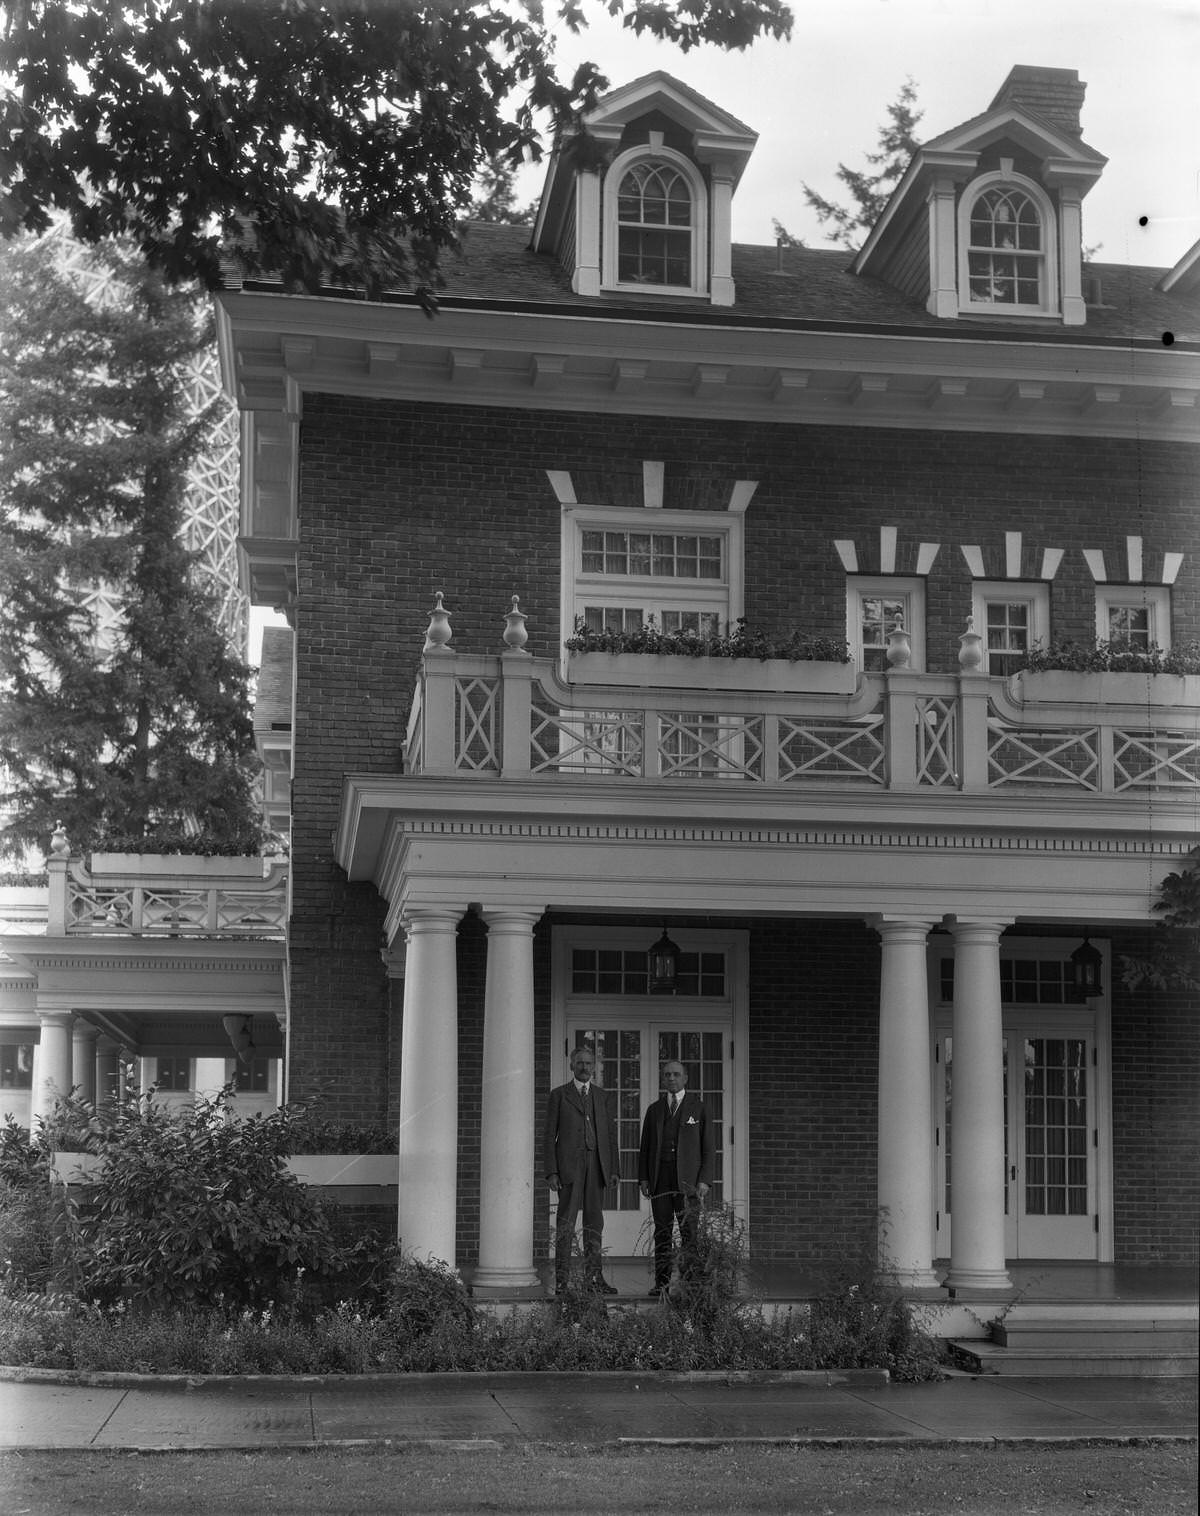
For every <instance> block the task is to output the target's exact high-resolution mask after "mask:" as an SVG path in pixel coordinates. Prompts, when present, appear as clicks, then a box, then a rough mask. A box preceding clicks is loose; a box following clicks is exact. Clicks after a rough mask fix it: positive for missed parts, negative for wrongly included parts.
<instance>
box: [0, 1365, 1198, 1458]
mask: <svg viewBox="0 0 1200 1516" xmlns="http://www.w3.org/2000/svg"><path fill="white" fill-rule="evenodd" d="M0 1376H2V1377H0V1448H16V1449H21V1450H24V1451H33V1450H45V1449H53V1448H76V1449H79V1448H87V1449H92V1450H97V1449H113V1450H116V1449H128V1450H135V1449H136V1450H140V1451H155V1450H163V1449H179V1450H190V1451H195V1450H197V1449H225V1448H241V1449H246V1448H274V1447H289V1448H297V1447H308V1448H311V1447H347V1446H359V1447H361V1446H364V1445H365V1446H370V1445H378V1446H380V1447H385V1446H396V1445H402V1444H406V1443H408V1444H413V1443H421V1444H424V1443H431V1442H434V1443H441V1444H454V1445H459V1446H461V1445H464V1444H469V1445H475V1446H478V1445H481V1444H482V1445H496V1446H500V1445H505V1444H512V1443H519V1442H533V1443H555V1442H561V1443H566V1442H571V1443H580V1444H590V1445H596V1446H598V1445H604V1444H608V1445H613V1444H617V1445H640V1444H650V1443H664V1442H665V1443H694V1444H704V1443H714V1442H759V1443H806V1444H814V1445H821V1446H836V1445H838V1444H851V1443H861V1444H870V1445H874V1446H879V1445H910V1446H919V1445H922V1444H925V1445H928V1444H931V1443H973V1444H981V1443H982V1444H987V1443H1021V1442H1037V1443H1042V1444H1046V1443H1080V1442H1084V1443H1086V1442H1097V1443H1112V1442H1128V1441H1134V1442H1144V1441H1153V1440H1164V1439H1165V1440H1170V1441H1188V1442H1190V1441H1195V1440H1196V1433H1197V1386H1196V1381H1195V1380H1194V1379H1118V1378H1093V1379H1034V1378H1028V1379H1017V1378H998V1377H980V1376H975V1375H966V1374H955V1375H954V1376H953V1377H952V1378H950V1379H947V1380H945V1381H943V1382H942V1383H940V1384H917V1385H908V1384H892V1383H889V1382H888V1381H887V1379H886V1377H885V1376H884V1375H882V1374H880V1373H876V1372H874V1371H850V1372H847V1373H845V1374H841V1375H838V1374H828V1375H823V1374H804V1375H800V1374H793V1375H776V1376H766V1375H755V1376H745V1377H740V1378H739V1376H736V1375H731V1376H721V1375H690V1376H689V1375H678V1374H644V1375H637V1374H411V1375H386V1376H366V1377H364V1378H355V1379H338V1378H327V1379H317V1378H283V1379H271V1378H262V1377H248V1378H241V1379H192V1380H188V1379H184V1378H182V1377H177V1376H161V1377H153V1378H152V1377H150V1376H143V1375H133V1374H119V1375H118V1374H108V1375H104V1374H93V1375H80V1374H56V1373H54V1372H52V1371H48V1370H36V1369H8V1370H3V1371H0Z"/></svg>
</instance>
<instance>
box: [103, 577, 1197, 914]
mask: <svg viewBox="0 0 1200 1516" xmlns="http://www.w3.org/2000/svg"><path fill="white" fill-rule="evenodd" d="M524 619H525V618H524V614H523V613H522V612H520V611H519V609H518V608H517V603H516V602H515V601H514V603H513V609H512V611H510V612H509V614H508V616H507V618H506V631H505V634H504V638H505V643H506V646H507V647H508V649H509V650H508V651H507V652H506V653H503V654H500V655H498V656H484V655H480V654H470V655H461V654H459V653H458V652H457V651H455V650H453V649H452V648H451V647H450V645H449V643H450V635H451V634H450V628H449V613H448V612H447V611H445V609H444V607H443V606H442V604H441V602H440V600H439V605H438V609H437V610H436V611H435V612H434V613H433V616H432V617H431V623H430V630H429V633H428V639H427V646H426V648H425V653H424V657H423V659H422V675H421V681H420V685H419V688H418V693H417V698H416V700H415V701H414V704H413V711H412V715H411V717H410V721H409V730H408V738H407V741H406V744H405V769H406V772H409V773H431V774H432V773H437V774H477V775H479V776H481V777H486V776H489V775H497V776H500V777H502V778H505V779H509V778H514V777H520V776H522V775H537V776H550V775H563V776H567V777H581V776H582V777H603V778H610V779H611V778H615V779H626V780H628V779H637V780H650V781H657V780H660V779H695V780H700V781H709V780H711V781H722V782H734V783H737V782H741V783H748V784H753V785H768V786H769V785H780V784H787V785H807V784H812V785H821V784H839V785H843V786H844V785H860V786H863V787H868V786H869V787H871V788H873V789H895V790H898V791H910V792H911V791H921V790H961V791H964V792H972V793H986V792H989V791H990V792H995V791H996V790H1004V789H1010V790H1012V791H1014V792H1017V791H1026V792H1027V791H1030V790H1037V789H1043V790H1046V791H1047V792H1049V793H1058V794H1063V793H1067V792H1074V793H1078V794H1089V795H1093V794H1099V795H1106V794H1117V793H1121V792H1122V791H1128V790H1131V789H1138V790H1153V791H1159V792H1165V793H1169V794H1175V795H1178V794H1179V793H1180V792H1183V791H1194V790H1196V789H1200V710H1198V709H1197V704H1198V703H1194V702H1190V701H1189V702H1188V703H1187V704H1185V706H1184V707H1183V708H1182V710H1181V711H1179V712H1178V714H1177V712H1176V705H1175V704H1166V703H1159V704H1157V705H1155V704H1152V703H1151V704H1148V705H1147V707H1146V725H1145V726H1144V727H1143V726H1141V725H1135V724H1133V723H1134V722H1137V721H1139V720H1140V716H1136V715H1135V716H1131V714H1130V707H1129V705H1128V704H1125V705H1115V706H1113V707H1112V709H1111V714H1110V712H1109V707H1108V706H1106V705H1105V704H1104V703H1103V702H1101V703H1097V702H1096V701H1094V700H1093V701H1090V702H1088V701H1085V700H1083V699H1082V698H1081V697H1073V698H1068V697H1066V696H1059V697H1056V698H1054V699H1051V698H1050V697H1048V696H1045V695H1040V696H1037V697H1031V698H1026V697H1025V695H1024V694H1023V693H1022V691H1023V688H1024V687H1023V686H1020V688H1018V683H1011V684H1010V682H1009V681H1007V680H1005V679H1002V678H999V677H995V678H993V677H990V676H988V675H985V674H983V673H982V672H981V671H980V668H981V663H982V654H981V653H980V652H979V650H978V648H977V647H976V644H977V643H978V642H979V640H980V639H979V638H978V636H977V635H976V634H974V633H973V632H970V631H969V632H968V633H966V634H964V636H963V637H962V638H960V639H959V640H960V642H961V643H962V644H963V650H962V652H961V653H960V657H959V664H960V671H959V673H957V674H954V673H945V674H926V673H922V672H920V671H915V670H913V669H912V668H911V667H910V666H909V649H908V647H907V644H906V642H905V641H904V634H903V633H902V632H900V631H899V630H897V631H896V632H894V633H893V634H892V636H891V638H890V639H889V667H888V669H887V670H886V672H884V673H881V674H867V675H861V676H860V677H859V679H858V683H857V688H856V689H855V690H854V691H853V692H846V691H843V692H841V693H837V692H835V691H833V690H831V689H817V688H808V689H806V688H805V687H804V685H803V682H802V680H801V679H800V678H798V679H797V687H795V688H792V689H775V688H774V687H771V688H769V689H763V688H762V687H761V683H762V681H761V680H759V681H758V682H757V686H753V685H752V681H750V680H749V679H748V680H747V683H746V684H741V683H739V682H738V681H737V680H736V679H730V678H723V679H721V680H716V679H715V678H714V681H713V682H714V683H715V684H719V685H720V687H719V688H714V687H710V686H709V684H707V683H706V684H705V685H704V687H703V688H702V689H695V688H689V687H688V681H687V680H685V679H682V678H681V680H680V685H679V687H678V688H676V687H674V686H668V685H667V684H666V683H665V682H664V680H663V677H662V672H661V669H660V670H659V673H658V682H657V683H654V684H651V683H649V682H647V683H646V684H637V683H634V682H632V681H631V680H629V676H628V673H627V672H626V673H625V676H624V677H625V680H626V682H621V683H615V682H614V683H612V684H600V683H597V682H594V680H595V670H594V668H589V670H588V679H587V681H586V682H580V683H573V682H571V681H570V679H568V678H566V677H564V675H563V673H562V671H561V670H560V668H559V666H558V665H557V664H554V663H551V662H550V661H548V660H544V659H536V658H533V657H531V656H530V655H529V654H528V653H527V652H525V651H524V640H525V632H524ZM892 644H895V645H894V646H893V645H892ZM893 655H894V656H893ZM728 672H729V671H728V669H724V670H722V673H723V674H725V675H727V674H728ZM784 682H786V677H784ZM726 686H728V687H726ZM110 907H111V908H113V909H114V910H115V911H116V912H117V915H118V916H119V915H120V914H121V911H122V910H123V909H125V908H126V907H124V906H122V905H121V903H120V902H119V901H118V902H109V904H108V906H106V909H108V908H110ZM174 914H175V916H176V917H177V918H178V919H179V920H180V921H182V922H183V923H184V927H185V929H195V928H194V924H193V923H194V919H195V918H194V917H193V915H191V914H190V913H189V910H188V909H185V908H184V905H183V903H182V902H180V904H179V906H178V909H176V910H175V912H174Z"/></svg>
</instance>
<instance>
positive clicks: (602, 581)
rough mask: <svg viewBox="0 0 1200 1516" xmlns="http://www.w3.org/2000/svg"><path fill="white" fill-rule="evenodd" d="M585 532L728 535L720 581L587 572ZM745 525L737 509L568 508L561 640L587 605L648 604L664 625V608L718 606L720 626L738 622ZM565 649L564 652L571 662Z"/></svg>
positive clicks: (564, 520)
mask: <svg viewBox="0 0 1200 1516" xmlns="http://www.w3.org/2000/svg"><path fill="white" fill-rule="evenodd" d="M585 531H609V532H613V531H628V532H651V533H653V532H660V533H672V534H677V535H687V536H703V537H718V536H719V537H724V539H725V543H724V550H723V553H722V559H723V572H722V577H721V579H719V580H716V579H655V578H653V577H652V576H649V575H641V574H638V575H632V574H631V575H617V574H604V575H598V574H588V575H585V574H584V572H583V534H584V532H585ZM744 545H745V527H744V520H743V517H742V516H741V515H740V514H738V513H736V512H733V511H671V510H663V509H661V508H658V507H654V508H649V507H646V506H586V505H568V506H564V507H563V511H562V524H561V545H560V556H559V561H560V564H561V585H560V599H561V613H562V623H561V625H562V640H563V641H564V642H565V641H566V639H567V638H568V637H570V636H571V635H572V634H573V633H574V630H575V621H576V617H578V616H582V614H583V607H584V606H585V605H606V604H607V605H611V606H619V605H625V604H639V603H641V604H648V605H649V614H654V615H655V616H656V619H658V620H659V625H660V626H661V620H660V619H659V618H660V616H661V611H662V609H668V610H672V609H685V608H686V609H699V610H715V611H717V612H718V613H719V616H720V620H721V629H722V631H724V630H725V629H726V627H732V626H734V625H735V624H736V622H737V620H738V618H739V617H740V616H741V615H742V613H743V611H742V608H743V604H744V601H743V562H744ZM566 657H567V654H566V651H565V649H564V650H563V651H562V659H563V666H564V669H565V666H566Z"/></svg>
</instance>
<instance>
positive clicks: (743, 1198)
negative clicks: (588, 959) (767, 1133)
mask: <svg viewBox="0 0 1200 1516" xmlns="http://www.w3.org/2000/svg"><path fill="white" fill-rule="evenodd" d="M661 931H662V926H661V924H660V923H655V924H652V925H650V926H644V925H642V926H638V925H634V926H630V925H628V924H624V923H623V924H620V925H613V926H555V927H554V928H553V931H552V933H551V984H552V993H551V1011H550V1086H551V1088H553V1087H554V1086H555V1085H558V1084H562V1083H563V1082H564V1081H565V1080H566V1079H567V1078H569V1077H570V1071H569V1068H568V1065H567V1052H566V1041H567V1024H568V1021H570V1022H577V1021H587V1022H593V1023H594V1022H598V1021H603V1022H606V1023H607V1024H609V1025H621V1024H624V1025H626V1026H632V1025H637V1026H640V1027H644V1028H649V1027H650V1026H660V1025H663V1024H665V1023H670V1022H671V1021H675V1022H680V1023H682V1022H687V1023H689V1024H690V1025H694V1026H696V1027H697V1028H699V1029H702V1030H712V1029H715V1028H717V1027H721V1028H723V1029H727V1032H728V1037H729V1040H730V1042H731V1044H732V1053H731V1052H730V1048H729V1047H728V1046H727V1047H726V1050H725V1051H726V1069H727V1086H726V1090H725V1119H724V1127H725V1133H724V1137H725V1149H724V1196H725V1201H726V1203H727V1204H729V1205H732V1206H734V1207H736V1209H737V1212H738V1214H739V1216H740V1217H741V1218H742V1220H743V1221H745V1223H746V1237H747V1244H748V1248H747V1250H748V1251H749V1245H750V1238H751V1236H752V1232H751V1229H750V1204H749V1200H750V1163H749V1158H750V1145H749V1141H748V1137H749V1127H748V1116H749V1058H748V1038H747V1031H748V1018H749V995H748V952H749V933H748V932H746V931H737V930H724V929H723V930H715V931H714V930H708V929H695V928H686V927H683V926H676V925H675V924H674V923H673V922H672V923H671V924H670V926H669V932H670V936H671V940H672V941H673V942H675V943H676V944H677V945H678V946H679V947H680V949H682V950H683V951H684V952H701V951H704V952H716V951H723V952H724V953H725V995H724V996H723V997H719V998H718V997H714V996H701V995H686V996H673V995H575V994H573V993H572V989H571V952H572V949H574V948H577V947H605V948H623V949H626V950H635V951H642V950H648V949H649V948H650V946H651V944H652V943H653V942H654V941H655V939H656V938H657V937H658V935H659V933H660V932H661ZM652 1056H653V1055H652V1051H650V1052H646V1051H644V1052H643V1059H644V1060H647V1059H649V1058H651V1057H652ZM657 1094H658V1090H657V1087H655V1089H654V1090H653V1091H652V1092H651V1091H646V1090H643V1104H642V1114H643V1115H644V1114H645V1108H646V1105H647V1104H648V1103H649V1101H650V1100H651V1099H653V1098H655V1097H657ZM546 1203H547V1208H548V1209H549V1197H548V1196H547V1202H546ZM647 1214H649V1211H648V1207H647Z"/></svg>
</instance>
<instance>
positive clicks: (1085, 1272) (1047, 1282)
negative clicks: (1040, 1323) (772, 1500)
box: [604, 1255, 1200, 1305]
mask: <svg viewBox="0 0 1200 1516" xmlns="http://www.w3.org/2000/svg"><path fill="white" fill-rule="evenodd" d="M948 1266H949V1265H948V1262H947V1260H945V1259H939V1260H937V1262H936V1263H935V1264H934V1267H935V1268H936V1269H937V1270H938V1272H939V1273H944V1272H945V1270H946V1269H947V1268H948ZM1008 1271H1009V1275H1010V1277H1011V1278H1012V1282H1013V1289H1012V1298H1013V1299H1017V1300H1020V1301H1021V1302H1022V1303H1024V1304H1034V1303H1037V1302H1040V1301H1045V1302H1052V1301H1076V1302H1084V1301H1088V1302H1094V1303H1097V1304H1106V1303H1107V1304H1115V1303H1117V1302H1133V1301H1139V1302H1143V1303H1153V1302H1158V1303H1170V1304H1177V1305H1196V1304H1197V1302H1198V1301H1200V1278H1198V1275H1197V1271H1196V1270H1195V1269H1193V1268H1189V1267H1186V1266H1174V1265H1165V1264H1148V1265H1132V1264H1113V1263H1064V1262H1061V1261H1060V1260H1058V1259H1049V1260H1045V1261H1039V1260H1036V1259H1035V1260H1023V1261H1022V1262H1020V1263H1016V1262H1010V1264H1009V1266H1008ZM604 1272H605V1277H606V1278H607V1279H608V1280H609V1282H610V1283H611V1284H613V1285H615V1286H616V1288H617V1291H618V1294H619V1295H634V1296H637V1295H643V1296H644V1295H645V1294H646V1292H647V1290H648V1289H649V1287H650V1283H651V1269H650V1264H649V1261H648V1260H647V1259H645V1258H629V1257H625V1258H622V1257H613V1256H611V1255H610V1256H609V1257H607V1258H606V1259H605V1268H604ZM747 1275H748V1277H747V1293H748V1294H750V1295H752V1296H755V1297H757V1298H759V1299H761V1300H764V1301H773V1302H788V1301H800V1300H810V1299H812V1297H813V1296H814V1295H818V1294H820V1292H821V1290H822V1287H823V1286H824V1285H826V1284H827V1282H828V1281H827V1277H826V1276H823V1275H822V1274H821V1273H820V1272H819V1271H818V1270H816V1269H814V1268H811V1267H806V1266H804V1265H803V1264H788V1263H772V1264H755V1263H753V1262H752V1263H751V1264H750V1267H749V1269H748V1271H747ZM936 1294H937V1298H941V1292H940V1291H939V1292H936ZM993 1298H994V1297H993Z"/></svg>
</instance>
